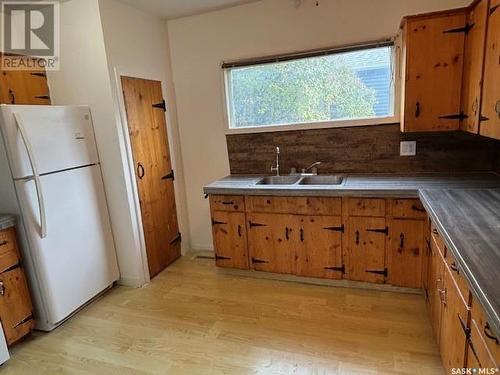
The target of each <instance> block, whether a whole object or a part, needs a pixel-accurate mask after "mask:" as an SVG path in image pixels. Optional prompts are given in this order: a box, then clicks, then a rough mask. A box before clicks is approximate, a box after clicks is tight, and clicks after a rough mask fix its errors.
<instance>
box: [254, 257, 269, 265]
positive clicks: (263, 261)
mask: <svg viewBox="0 0 500 375" xmlns="http://www.w3.org/2000/svg"><path fill="white" fill-rule="evenodd" d="M252 263H253V264H265V263H269V261H267V260H262V259H256V258H253V257H252Z"/></svg>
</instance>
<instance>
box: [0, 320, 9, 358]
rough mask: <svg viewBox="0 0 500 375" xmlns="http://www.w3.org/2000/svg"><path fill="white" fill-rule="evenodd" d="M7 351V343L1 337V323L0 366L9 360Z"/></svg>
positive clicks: (0, 334) (0, 324)
mask: <svg viewBox="0 0 500 375" xmlns="http://www.w3.org/2000/svg"><path fill="white" fill-rule="evenodd" d="M9 358H10V356H9V350H8V349H7V342H6V341H5V336H4V335H3V329H2V323H0V365H1V364H2V363H5V362H7V361H8V360H9Z"/></svg>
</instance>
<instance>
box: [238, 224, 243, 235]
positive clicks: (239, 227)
mask: <svg viewBox="0 0 500 375" xmlns="http://www.w3.org/2000/svg"><path fill="white" fill-rule="evenodd" d="M238 236H239V237H241V236H242V234H241V225H238Z"/></svg>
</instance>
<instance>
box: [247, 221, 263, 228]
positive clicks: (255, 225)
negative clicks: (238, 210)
mask: <svg viewBox="0 0 500 375" xmlns="http://www.w3.org/2000/svg"><path fill="white" fill-rule="evenodd" d="M248 224H249V225H250V228H254V227H267V225H266V224H259V223H253V222H251V221H249V222H248Z"/></svg>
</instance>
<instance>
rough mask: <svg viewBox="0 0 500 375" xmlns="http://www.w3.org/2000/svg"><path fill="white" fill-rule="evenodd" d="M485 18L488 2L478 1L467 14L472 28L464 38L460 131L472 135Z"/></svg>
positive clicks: (476, 121) (476, 126) (477, 107)
mask: <svg viewBox="0 0 500 375" xmlns="http://www.w3.org/2000/svg"><path fill="white" fill-rule="evenodd" d="M487 17H488V0H479V1H478V2H477V3H475V5H474V6H473V7H472V8H471V10H470V12H469V14H468V24H469V25H474V26H472V28H471V29H470V30H469V32H468V33H467V35H466V36H465V55H464V79H463V86H462V90H463V92H462V111H463V112H464V114H466V115H467V118H465V119H464V120H463V122H462V129H463V130H465V131H468V132H471V133H474V134H477V133H478V132H479V115H480V105H481V91H482V79H483V62H484V43H485V39H486V20H487Z"/></svg>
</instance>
